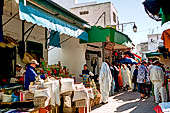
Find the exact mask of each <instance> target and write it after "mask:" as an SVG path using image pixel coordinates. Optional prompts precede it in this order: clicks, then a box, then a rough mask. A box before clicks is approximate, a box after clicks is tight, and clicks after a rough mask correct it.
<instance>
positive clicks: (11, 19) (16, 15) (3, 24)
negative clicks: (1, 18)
mask: <svg viewBox="0 0 170 113" xmlns="http://www.w3.org/2000/svg"><path fill="white" fill-rule="evenodd" d="M18 14H19V12H17V13H16V14H15V15H13V16H12V17H11V18H10V19H8V20H7V21H6V22H5V23H3V24H2V26H5V25H6V24H7V23H8V22H10V21H11V20H12V19H13V18H15V16H17V15H18Z"/></svg>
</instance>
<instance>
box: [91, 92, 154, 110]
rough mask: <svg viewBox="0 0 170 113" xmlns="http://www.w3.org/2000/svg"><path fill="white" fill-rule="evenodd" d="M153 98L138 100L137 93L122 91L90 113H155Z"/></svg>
mask: <svg viewBox="0 0 170 113" xmlns="http://www.w3.org/2000/svg"><path fill="white" fill-rule="evenodd" d="M155 106H156V105H155V104H154V98H153V97H150V98H148V99H144V100H140V96H139V93H138V92H132V91H124V92H121V93H118V94H116V95H114V96H112V97H110V98H109V102H108V104H105V105H99V106H97V107H95V108H93V109H92V111H91V112H90V113H155V112H154V110H153V108H154V107H155Z"/></svg>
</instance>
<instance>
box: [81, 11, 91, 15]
mask: <svg viewBox="0 0 170 113" xmlns="http://www.w3.org/2000/svg"><path fill="white" fill-rule="evenodd" d="M86 14H89V11H82V12H80V15H86Z"/></svg>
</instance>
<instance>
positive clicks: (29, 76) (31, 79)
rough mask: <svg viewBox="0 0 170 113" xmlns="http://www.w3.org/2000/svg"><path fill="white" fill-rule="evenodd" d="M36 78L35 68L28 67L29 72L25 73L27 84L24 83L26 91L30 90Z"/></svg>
mask: <svg viewBox="0 0 170 113" xmlns="http://www.w3.org/2000/svg"><path fill="white" fill-rule="evenodd" d="M36 76H37V74H36V72H35V70H34V67H32V66H27V70H26V73H25V83H24V88H25V90H28V89H29V85H30V82H34V81H35V77H36Z"/></svg>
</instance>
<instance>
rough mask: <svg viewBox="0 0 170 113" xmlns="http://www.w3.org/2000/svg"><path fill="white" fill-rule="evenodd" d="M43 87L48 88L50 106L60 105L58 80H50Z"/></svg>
mask: <svg viewBox="0 0 170 113" xmlns="http://www.w3.org/2000/svg"><path fill="white" fill-rule="evenodd" d="M43 85H44V87H47V88H49V91H50V94H51V99H50V104H51V105H54V106H55V104H57V105H60V95H59V80H50V81H48V82H45V83H44V84H43Z"/></svg>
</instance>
